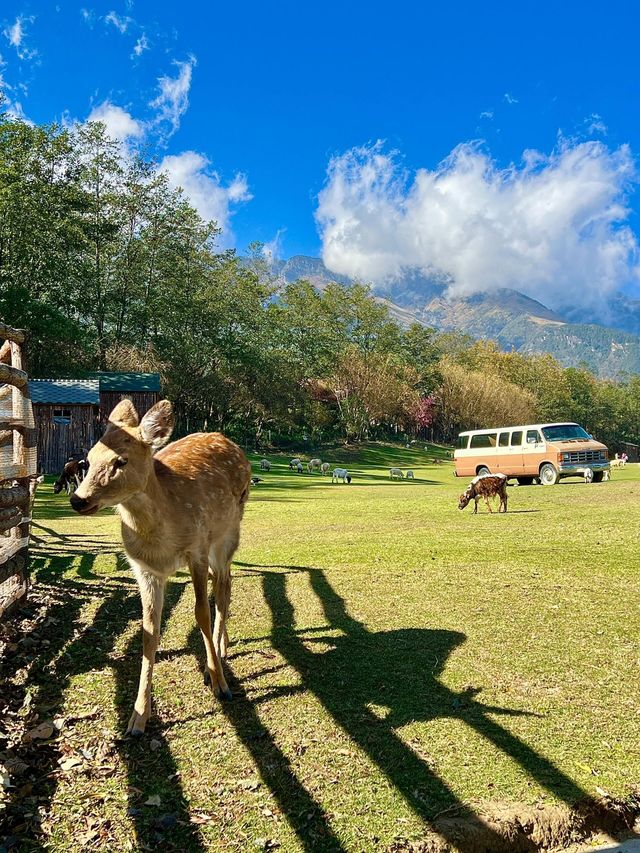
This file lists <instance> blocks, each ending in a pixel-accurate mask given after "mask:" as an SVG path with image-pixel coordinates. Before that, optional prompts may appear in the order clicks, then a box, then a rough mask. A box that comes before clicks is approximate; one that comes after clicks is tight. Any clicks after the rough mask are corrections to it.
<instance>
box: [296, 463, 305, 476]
mask: <svg viewBox="0 0 640 853" xmlns="http://www.w3.org/2000/svg"><path fill="white" fill-rule="evenodd" d="M295 470H296V473H298V474H302V472H303V471H304V468H303V467H302V462H298V464H297V465H296V469H295Z"/></svg>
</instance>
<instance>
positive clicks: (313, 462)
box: [307, 459, 322, 474]
mask: <svg viewBox="0 0 640 853" xmlns="http://www.w3.org/2000/svg"><path fill="white" fill-rule="evenodd" d="M321 465H322V459H310V460H309V462H308V463H307V471H308V472H309V473H310V474H311V472H312V471H315V469H316V468H318V470H320V467H321Z"/></svg>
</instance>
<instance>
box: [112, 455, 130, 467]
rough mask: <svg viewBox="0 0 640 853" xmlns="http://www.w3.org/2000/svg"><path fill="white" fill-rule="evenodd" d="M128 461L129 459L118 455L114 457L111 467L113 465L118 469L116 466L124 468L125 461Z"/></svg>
mask: <svg viewBox="0 0 640 853" xmlns="http://www.w3.org/2000/svg"><path fill="white" fill-rule="evenodd" d="M128 461H129V460H128V459H125V458H124V457H123V456H118V458H117V459H116V461H115V462H114V463H113V467H114V468H116V469H118V468H124V466H125V465H126V464H127V462H128Z"/></svg>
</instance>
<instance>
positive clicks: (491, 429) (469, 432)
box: [458, 421, 580, 435]
mask: <svg viewBox="0 0 640 853" xmlns="http://www.w3.org/2000/svg"><path fill="white" fill-rule="evenodd" d="M554 426H580V424H578V423H576V422H575V421H556V422H555V423H552V424H520V425H519V426H501V427H483V428H482V429H466V430H464V432H460V433H458V435H473V434H474V433H476V432H506V431H507V430H512V431H513V430H514V429H545V428H546V427H554Z"/></svg>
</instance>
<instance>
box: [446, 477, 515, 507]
mask: <svg viewBox="0 0 640 853" xmlns="http://www.w3.org/2000/svg"><path fill="white" fill-rule="evenodd" d="M496 495H499V496H500V506H499V507H498V512H506V511H507V497H508V496H507V477H506V475H505V474H482V475H480V476H479V477H476V478H475V480H472V481H471V482H470V483H469V485H468V486H467V488H466V489H465V490H464V492H463V493H462V494H461V495H460V500H459V502H458V509H464V508H465V507H466V506H467V504H468V503H469V502H470V501H471V500H472V499H473V500H474V501H475V507H474V509H473V514H474V515H475V514H476V513H477V512H478V501H479V500H480V498H484V501H485V503H486V505H487V508H488V510H489V512H493V510H492V509H491V504H490V503H489V498H493V497H495V496H496ZM503 507H504V509H503Z"/></svg>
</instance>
